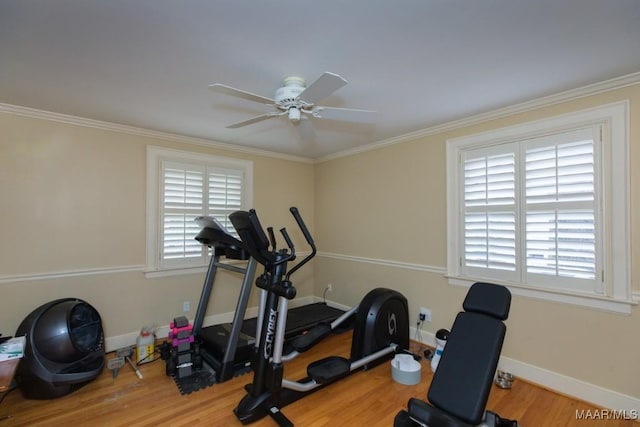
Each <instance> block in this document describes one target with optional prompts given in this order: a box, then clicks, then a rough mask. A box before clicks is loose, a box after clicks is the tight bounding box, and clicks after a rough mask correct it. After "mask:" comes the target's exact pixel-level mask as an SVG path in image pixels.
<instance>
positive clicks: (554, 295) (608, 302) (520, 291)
mask: <svg viewBox="0 0 640 427" xmlns="http://www.w3.org/2000/svg"><path fill="white" fill-rule="evenodd" d="M446 277H447V279H448V281H449V284H450V285H455V286H464V287H467V288H468V287H470V286H471V285H472V284H474V283H475V282H481V281H489V282H492V283H496V284H499V285H504V286H506V287H507V288H509V290H510V291H511V293H512V294H513V295H519V296H524V297H528V298H535V299H539V300H544V301H552V302H558V303H563V304H571V305H576V306H580V307H585V308H590V309H595V310H601V311H606V312H611V313H616V314H626V315H629V314H631V307H633V306H636V305H638V301H634V300H633V299H629V300H623V299H614V298H608V297H599V296H595V295H579V294H570V293H563V292H557V291H549V290H546V289H545V290H542V289H533V288H527V287H524V286H521V285H517V284H514V283H509V282H500V281H496V280H489V279H478V278H472V277H465V276H446Z"/></svg>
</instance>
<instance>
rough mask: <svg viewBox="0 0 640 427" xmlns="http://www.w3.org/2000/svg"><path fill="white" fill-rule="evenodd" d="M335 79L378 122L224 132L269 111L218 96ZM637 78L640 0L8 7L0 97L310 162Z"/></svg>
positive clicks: (340, 98) (1, 16)
mask: <svg viewBox="0 0 640 427" xmlns="http://www.w3.org/2000/svg"><path fill="white" fill-rule="evenodd" d="M325 71H331V72H334V73H337V74H340V75H341V76H342V77H344V78H345V79H346V80H347V81H348V82H349V83H348V84H347V85H346V86H344V87H343V88H341V89H339V90H338V91H336V92H335V93H334V94H333V95H331V96H330V97H328V98H326V99H324V100H323V101H322V102H320V104H322V105H326V106H333V107H351V108H361V109H370V110H376V111H377V115H376V119H375V122H374V123H373V124H368V125H363V124H357V123H355V124H354V123H349V122H341V121H336V120H327V119H325V120H319V119H312V121H313V126H314V129H315V133H316V138H315V139H314V140H311V141H309V140H303V139H302V138H300V135H299V133H298V132H297V130H296V129H295V128H294V126H293V125H292V124H291V123H289V122H288V121H287V120H286V119H285V118H284V117H280V118H274V119H269V120H267V121H264V122H261V123H257V124H254V125H251V126H247V127H243V128H240V129H227V128H226V126H227V125H229V124H232V123H235V122H238V121H241V120H245V119H248V118H250V117H253V116H255V115H259V114H262V113H265V112H268V111H271V110H270V108H269V107H268V106H265V105H261V104H257V103H253V102H250V101H246V100H242V99H236V98H233V97H230V96H227V95H223V94H218V93H214V92H212V91H210V90H208V88H207V86H208V85H209V84H211V83H224V84H227V85H230V86H233V87H236V88H240V89H243V90H246V91H249V92H253V93H256V94H260V95H263V96H266V97H269V98H272V97H273V93H274V91H275V90H276V89H277V88H278V87H279V86H281V81H282V78H283V77H285V76H288V75H298V76H302V77H304V78H306V79H307V81H308V82H311V81H313V80H315V79H316V78H317V77H319V76H320V75H321V74H322V73H323V72H325ZM638 71H640V1H639V0H606V1H605V0H529V1H525V0H396V1H383V0H349V1H345V0H322V1H313V2H312V1H308V0H297V1H290V0H271V1H267V0H254V1H250V0H233V1H232V0H227V1H224V0H181V1H176V0H2V1H0V103H4V104H13V105H19V106H24V107H31V108H36V109H41V110H47V111H53V112H57V113H63V114H69V115H74V116H79V117H86V118H91V119H96V120H101V121H106V122H112V123H118V124H124V125H131V126H136V127H141V128H146V129H153V130H159V131H164V132H170V133H175V134H180V135H187V136H192V137H197V138H204V139H209V140H213V141H217V142H223V143H228V144H233V145H241V146H247V147H253V148H259V149H262V150H268V151H273V152H278V153H285V154H290V155H295V156H302V157H308V158H321V157H324V156H328V155H330V154H332V153H336V152H341V151H344V150H348V149H351V148H354V147H359V146H363V145H366V144H372V143H377V142H381V141H385V140H388V139H390V138H395V137H398V136H401V135H405V134H407V133H411V132H415V131H419V130H421V129H425V128H429V127H431V126H435V125H438V124H441V123H446V122H449V121H452V120H456V119H461V118H464V117H469V116H472V115H475V114H479V113H483V112H487V111H491V110H495V109H497V108H501V107H505V106H508V105H513V104H516V103H520V102H524V101H527V100H531V99H536V98H539V97H543V96H547V95H551V94H554V93H558V92H561V91H565V90H570V89H573V88H577V87H581V86H584V85H588V84H591V83H595V82H599V81H603V80H607V79H611V78H615V77H619V76H623V75H627V74H631V73H635V72H638Z"/></svg>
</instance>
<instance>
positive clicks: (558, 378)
mask: <svg viewBox="0 0 640 427" xmlns="http://www.w3.org/2000/svg"><path fill="white" fill-rule="evenodd" d="M316 302H326V304H327V305H329V306H331V307H335V308H339V309H341V310H345V311H346V310H349V309H350V308H351V307H348V306H345V305H343V304H339V303H337V302H335V301H330V300H326V301H325V300H323V299H322V298H319V297H316V296H309V297H302V298H297V299H294V300H293V301H291V304H290V307H291V308H294V307H299V306H301V305H307V304H312V303H316ZM257 315H258V308H257V307H250V308H248V309H247V314H246V316H245V317H246V318H251V317H255V316H257ZM232 319H233V312H227V313H220V314H214V315H211V316H207V317H205V319H204V322H203V324H204V326H209V325H217V324H220V323H226V322H231V320H232ZM190 320H191V321H192V320H193V319H190ZM155 329H156V336H158V337H159V338H162V337H166V336H167V334H168V332H169V325H168V324H167V325H162V326H157V325H155ZM138 335H139V331H134V332H130V333H126V334H123V335H118V336H112V337H107V338H106V339H105V346H106V351H107V352H111V351H115V350H117V349H119V348H123V347H128V346H133V345H135V343H136V338H137V337H138ZM409 337H410V338H411V339H413V340H415V341H418V342H420V343H422V344H425V345H427V346H429V347H432V348H433V347H434V346H435V334H433V333H432V332H429V331H423V330H420V331H418V330H417V329H416V327H414V326H412V327H410V328H409ZM498 367H499V369H501V370H505V371H507V372H510V373H512V374H514V375H515V376H516V377H518V378H521V379H523V380H525V381H528V382H530V383H533V384H536V385H539V386H541V387H544V388H547V389H549V390H552V391H555V392H558V393H561V394H564V395H567V396H570V397H572V398H575V399H579V400H583V401H585V402H588V403H591V404H593V405H596V406H598V407H602V408H607V409H613V410H626V411H631V410H637V409H638V408H640V399H638V398H636V397H633V396H628V395H625V394H623V393H619V392H617V391H614V390H609V389H607V388H604V387H600V386H597V385H594V384H590V383H587V382H585V381H582V380H579V379H577V378H573V377H569V376H567V375H563V374H560V373H557V372H553V371H550V370H548V369H544V368H541V367H538V366H534V365H531V364H528V363H525V362H521V361H519V360H516V359H512V358H510V357H505V356H501V357H500V362H499V364H498Z"/></svg>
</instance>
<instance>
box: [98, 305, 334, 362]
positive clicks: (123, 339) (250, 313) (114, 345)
mask: <svg viewBox="0 0 640 427" xmlns="http://www.w3.org/2000/svg"><path fill="white" fill-rule="evenodd" d="M319 301H322V300H321V299H320V298H317V297H313V296H309V297H302V298H296V299H294V300H292V301H291V302H290V303H289V307H290V308H295V307H299V306H301V305H307V304H312V303H314V302H319ZM193 315H195V312H193V313H187V318H188V319H189V321H190V322H193V317H190V316H193ZM233 315H234V312H233V311H229V312H226V313H220V314H213V315H210V316H206V317H205V318H204V320H203V322H202V324H203V326H211V325H218V324H220V323H229V322H231V321H232V320H233ZM257 315H258V307H249V308H247V312H246V314H245V319H250V318H252V317H256V316H257ZM178 316H179V315H176V317H178ZM143 326H151V327H153V329H154V330H155V331H156V337H158V338H159V339H163V338H166V337H167V335H168V334H169V324H166V325H140V329H142V327H143ZM138 335H140V331H139V330H137V331H133V332H128V333H126V334H122V335H116V336H111V337H106V338H105V350H106V351H107V352H111V351H115V350H117V349H119V348H124V347H130V346H132V345H135V344H136V339H137V338H138Z"/></svg>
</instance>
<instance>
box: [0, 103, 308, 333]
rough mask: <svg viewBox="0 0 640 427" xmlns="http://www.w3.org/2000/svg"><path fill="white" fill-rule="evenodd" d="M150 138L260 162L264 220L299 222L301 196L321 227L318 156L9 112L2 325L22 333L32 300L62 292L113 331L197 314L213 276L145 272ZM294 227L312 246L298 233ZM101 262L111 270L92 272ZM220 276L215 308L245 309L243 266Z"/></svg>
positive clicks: (1, 154) (1, 150)
mask: <svg viewBox="0 0 640 427" xmlns="http://www.w3.org/2000/svg"><path fill="white" fill-rule="evenodd" d="M147 145H157V146H166V147H173V148H178V149H182V150H190V151H195V152H204V153H210V154H217V155H224V156H229V157H236V158H242V159H248V160H252V161H253V162H254V207H255V208H256V209H257V210H258V212H259V213H260V217H261V220H262V222H263V224H264V225H265V226H266V225H268V224H274V225H275V226H277V227H278V228H279V227H281V226H286V227H288V228H289V229H290V230H291V229H295V230H297V227H296V225H295V221H294V220H293V219H292V218H291V215H290V214H289V212H288V207H289V206H291V205H297V206H298V207H299V209H300V211H301V212H302V214H303V215H304V216H305V218H306V219H307V221H308V222H309V226H310V227H311V228H312V229H313V213H314V200H313V191H314V189H313V179H314V170H313V165H312V164H311V163H304V162H299V161H291V160H283V159H278V158H272V157H263V156H257V155H248V154H240V153H237V152H229V151H224V150H221V149H216V148H211V147H205V146H199V145H193V144H184V143H179V142H169V141H167V140H163V139H159V138H152V137H146V136H138V135H132V134H128V133H124V132H119V131H114V130H101V129H96V128H93V127H87V126H79V125H73V124H66V123H61V122H57V121H52V120H45V119H40V118H33V117H23V116H19V115H15V114H11V113H6V112H5V113H0V195H1V197H0V216H1V217H0V236H2V244H1V245H0V332H1V333H2V334H4V335H12V334H13V333H14V332H15V330H16V328H17V327H18V324H19V323H20V322H21V321H22V319H24V317H25V316H26V315H27V314H29V313H30V312H31V311H32V310H33V309H35V308H36V307H38V306H39V305H40V304H43V303H45V302H48V301H51V300H52V299H56V298H63V297H76V298H81V299H85V300H87V301H88V302H90V303H91V304H92V305H94V306H95V307H96V309H97V310H98V311H99V312H100V314H101V316H102V318H103V323H104V329H105V334H106V335H107V337H114V336H120V335H125V334H130V333H135V332H136V331H137V330H139V328H140V327H142V326H144V325H152V324H156V325H159V326H163V325H167V324H168V323H169V322H170V321H171V320H172V319H173V318H174V317H176V316H179V315H182V314H183V313H182V302H183V301H190V302H191V307H192V310H191V312H190V313H189V315H190V316H193V315H194V314H195V308H196V305H197V303H198V299H199V295H200V290H201V288H202V283H203V280H204V273H202V274H190V275H182V276H173V277H165V278H154V279H147V278H145V276H144V273H143V271H142V267H143V265H144V263H145V259H146V258H145V250H146V243H145V224H146V146H147ZM291 234H292V237H293V238H294V241H295V242H296V243H297V244H299V245H300V247H304V245H303V242H304V240H303V238H302V236H301V235H300V233H299V232H297V231H295V232H292V233H291ZM100 269H105V270H106V271H105V272H104V273H103V274H93V273H95V272H96V270H100ZM87 270H90V271H91V272H92V274H83V272H84V273H86V271H87ZM129 270H131V271H129ZM60 273H63V274H62V275H61V274H60ZM66 273H68V274H66ZM76 274H77V275H76ZM217 279H218V280H217V282H216V286H215V288H214V293H213V296H212V301H211V304H210V307H209V310H208V312H207V314H208V315H212V314H220V313H228V312H232V311H233V310H234V308H235V303H236V298H237V294H238V288H239V286H238V285H239V283H240V277H239V275H237V274H235V273H228V272H224V271H222V272H220V275H219V276H218V278H217ZM297 279H298V280H297V281H296V285H297V286H298V294H299V295H301V296H309V295H311V294H312V292H313V282H312V281H313V266H309V267H306V268H305V272H304V273H302V272H301V274H300V275H298V278H297ZM254 293H256V292H254ZM255 300H256V298H255V295H254V296H253V300H252V303H251V305H255Z"/></svg>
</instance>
